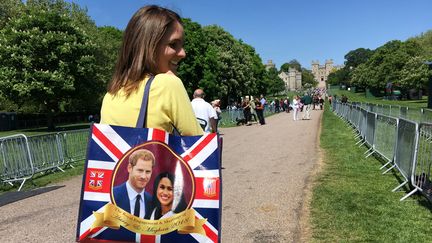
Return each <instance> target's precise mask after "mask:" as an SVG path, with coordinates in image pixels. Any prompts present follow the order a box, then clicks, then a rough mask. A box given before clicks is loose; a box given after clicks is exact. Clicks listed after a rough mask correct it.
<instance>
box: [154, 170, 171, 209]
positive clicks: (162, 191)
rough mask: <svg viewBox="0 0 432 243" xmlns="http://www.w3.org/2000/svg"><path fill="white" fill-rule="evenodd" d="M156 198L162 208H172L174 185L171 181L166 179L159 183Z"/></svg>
mask: <svg viewBox="0 0 432 243" xmlns="http://www.w3.org/2000/svg"><path fill="white" fill-rule="evenodd" d="M156 196H157V199H158V200H159V202H160V204H161V205H162V206H171V204H172V202H173V185H172V183H171V181H170V179H168V178H167V177H164V178H162V179H161V180H160V181H159V185H158V187H157V193H156Z"/></svg>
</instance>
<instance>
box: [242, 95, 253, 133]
mask: <svg viewBox="0 0 432 243" xmlns="http://www.w3.org/2000/svg"><path fill="white" fill-rule="evenodd" d="M242 108H243V115H244V118H245V124H246V126H250V125H252V124H251V123H250V119H251V108H250V102H249V98H248V97H246V96H245V98H244V100H243V102H242Z"/></svg>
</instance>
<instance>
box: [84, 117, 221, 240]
mask: <svg viewBox="0 0 432 243" xmlns="http://www.w3.org/2000/svg"><path fill="white" fill-rule="evenodd" d="M146 141H159V142H163V143H166V144H167V145H168V146H169V147H170V148H171V149H172V150H173V151H174V152H175V153H176V154H178V155H180V157H182V158H183V160H184V161H186V162H187V163H188V165H189V166H190V168H191V169H192V172H193V174H194V177H195V186H196V187H195V194H194V200H193V202H192V207H191V208H192V209H194V211H195V217H196V218H199V219H203V218H205V219H207V222H206V223H205V225H204V226H203V227H204V230H205V232H206V236H204V235H200V234H178V233H177V232H171V233H169V234H167V235H162V236H161V237H160V242H220V234H219V232H220V227H221V222H220V221H221V211H220V208H221V201H222V200H221V199H222V197H221V192H222V190H221V173H220V160H221V158H220V148H219V147H218V144H219V143H218V136H217V135H216V134H215V133H207V134H205V135H203V136H189V137H179V136H174V135H171V134H169V133H167V132H165V131H162V130H159V129H152V128H128V127H120V126H111V125H105V124H94V125H93V126H92V131H91V139H90V141H89V146H88V151H87V160H86V168H85V172H84V177H83V187H82V191H81V202H80V210H79V215H78V227H77V240H79V241H84V240H91V239H93V237H96V236H97V235H98V234H100V233H101V232H103V231H104V230H106V229H107V228H106V227H103V228H95V229H92V230H91V226H92V224H93V222H94V220H95V217H94V216H93V212H103V211H104V206H105V205H106V204H107V203H108V202H110V191H111V188H110V187H111V183H110V182H111V178H112V175H113V170H114V168H115V166H116V164H117V162H118V161H119V160H120V159H121V158H122V156H123V154H124V153H126V152H127V151H129V150H130V149H131V148H133V147H135V146H137V145H139V144H142V143H145V142H146ZM95 178H97V180H99V184H97V183H96V184H97V185H98V186H99V187H96V188H94V187H92V186H90V185H91V184H92V183H93V182H92V183H90V180H94V179H95ZM101 180H103V181H101ZM104 240H105V241H103V240H100V241H101V242H106V241H107V240H108V241H109V240H110V239H104ZM136 242H159V239H156V237H155V236H149V235H138V236H137V237H136Z"/></svg>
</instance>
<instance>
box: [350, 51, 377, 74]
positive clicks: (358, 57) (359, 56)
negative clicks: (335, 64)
mask: <svg viewBox="0 0 432 243" xmlns="http://www.w3.org/2000/svg"><path fill="white" fill-rule="evenodd" d="M372 54H373V51H371V50H370V49H365V48H358V49H355V50H353V51H350V52H348V53H347V54H346V55H345V56H344V57H345V67H346V68H349V69H354V68H356V67H357V66H358V65H360V64H362V63H365V62H366V61H367V60H368V59H369V58H370V57H371V56H372ZM346 71H349V70H346Z"/></svg>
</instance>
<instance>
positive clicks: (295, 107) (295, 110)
mask: <svg viewBox="0 0 432 243" xmlns="http://www.w3.org/2000/svg"><path fill="white" fill-rule="evenodd" d="M300 105H301V103H300V97H299V96H298V95H296V96H294V98H293V103H292V108H293V120H294V121H298V120H299V118H298V113H299V109H300Z"/></svg>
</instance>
